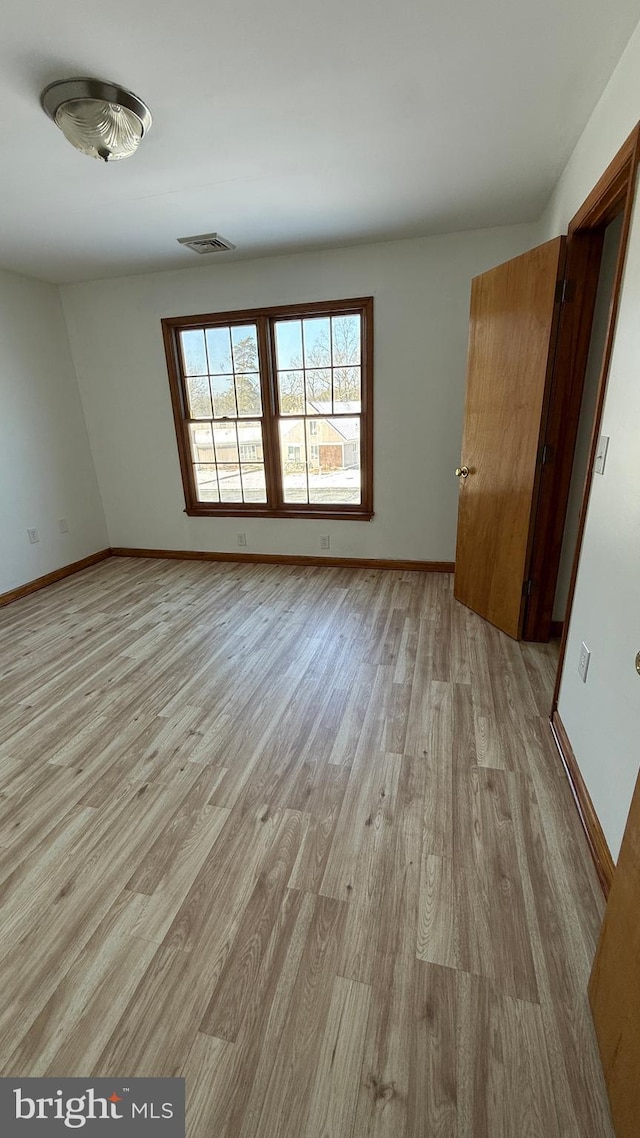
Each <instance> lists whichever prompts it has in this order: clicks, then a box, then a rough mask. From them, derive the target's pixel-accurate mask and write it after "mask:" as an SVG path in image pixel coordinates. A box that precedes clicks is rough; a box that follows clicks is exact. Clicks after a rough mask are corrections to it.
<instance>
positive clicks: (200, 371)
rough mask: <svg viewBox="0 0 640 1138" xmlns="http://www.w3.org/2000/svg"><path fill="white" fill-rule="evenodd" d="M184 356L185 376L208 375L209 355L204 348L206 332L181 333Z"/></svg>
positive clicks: (199, 330)
mask: <svg viewBox="0 0 640 1138" xmlns="http://www.w3.org/2000/svg"><path fill="white" fill-rule="evenodd" d="M180 341H181V343H182V356H183V359H184V373H185V375H206V374H207V372H208V370H209V369H208V367H207V353H206V351H205V347H204V332H203V331H202V329H201V328H199V329H197V330H196V331H194V332H192V331H189V332H181V333H180Z"/></svg>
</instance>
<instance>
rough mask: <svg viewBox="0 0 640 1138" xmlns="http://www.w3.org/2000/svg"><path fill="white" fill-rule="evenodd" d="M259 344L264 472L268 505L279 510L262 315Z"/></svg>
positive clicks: (267, 338) (268, 348) (269, 354)
mask: <svg viewBox="0 0 640 1138" xmlns="http://www.w3.org/2000/svg"><path fill="white" fill-rule="evenodd" d="M256 323H257V325H258V345H259V353H260V386H261V390H262V410H263V415H262V431H263V441H264V471H265V481H266V485H267V504H268V505H269V507H270V508H271V509H278V508H279V506H280V504H281V501H282V496H281V492H280V478H279V465H278V443H277V418H276V401H275V383H274V374H273V350H272V344H271V335H270V328H269V319H268V317H267V316H259V317H258V318H257V321H256Z"/></svg>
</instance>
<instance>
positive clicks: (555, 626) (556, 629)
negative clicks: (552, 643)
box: [551, 620, 564, 640]
mask: <svg viewBox="0 0 640 1138" xmlns="http://www.w3.org/2000/svg"><path fill="white" fill-rule="evenodd" d="M563 632H564V621H563V620H552V621H551V639H552V640H560V637H561V636H562V633H563Z"/></svg>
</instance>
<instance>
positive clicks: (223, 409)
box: [210, 375, 238, 419]
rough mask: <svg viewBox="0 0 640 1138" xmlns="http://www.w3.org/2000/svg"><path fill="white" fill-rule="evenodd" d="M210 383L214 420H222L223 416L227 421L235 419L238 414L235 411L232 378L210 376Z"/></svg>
mask: <svg viewBox="0 0 640 1138" xmlns="http://www.w3.org/2000/svg"><path fill="white" fill-rule="evenodd" d="M210 382H211V393H212V395H213V414H214V415H215V417H216V419H222V418H224V417H225V416H226V417H227V418H229V419H235V417H236V415H237V413H238V412H237V410H236V395H235V389H234V386H233V376H232V375H212V376H211V381H210Z"/></svg>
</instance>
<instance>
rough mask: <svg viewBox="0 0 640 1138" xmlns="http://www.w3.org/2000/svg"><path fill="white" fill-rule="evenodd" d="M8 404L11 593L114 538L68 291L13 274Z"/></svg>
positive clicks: (7, 298) (6, 296)
mask: <svg viewBox="0 0 640 1138" xmlns="http://www.w3.org/2000/svg"><path fill="white" fill-rule="evenodd" d="M0 408H1V410H0V535H1V537H0V593H2V592H6V591H8V590H9V589H13V588H15V587H16V586H18V585H22V584H25V583H26V582H27V581H31V580H33V579H34V578H36V577H40V576H43V575H44V574H45V573H49V572H51V571H52V570H54V569H59V568H60V567H61V566H63V565H68V564H70V563H71V562H73V561H78V560H79V559H80V558H82V557H86V556H87V555H88V554H90V553H95V552H96V551H97V550H99V549H104V548H105V546H106V545H107V544H108V541H107V534H106V526H105V521H104V512H103V509H102V503H101V500H100V494H99V492H98V485H97V481H96V475H95V470H94V466H93V462H92V459H91V453H90V450H89V440H88V436H87V429H86V425H85V421H84V417H83V414H82V406H81V403H80V396H79V393H78V387H77V384H76V379H75V374H74V370H73V363H72V360H71V354H70V351H69V342H68V338H67V331H66V327H65V323H64V317H63V314H62V309H61V306H60V298H59V295H58V289H57V288H54V287H53V286H52V285H47V284H42V283H41V282H38V281H33V280H27V279H26V278H25V277H20V276H17V275H15V274H14V273H8V272H5V271H4V270H0ZM60 518H66V519H67V521H68V523H69V532H68V533H66V534H62V533H61V532H60V529H59V526H58V520H59V519H60ZM27 527H33V528H36V529H37V530H38V532H39V537H40V541H39V542H38V544H37V545H30V544H29V541H28V539H27V533H26V531H27Z"/></svg>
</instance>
